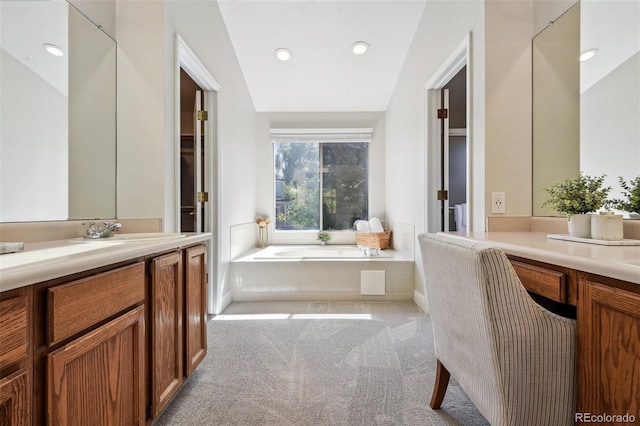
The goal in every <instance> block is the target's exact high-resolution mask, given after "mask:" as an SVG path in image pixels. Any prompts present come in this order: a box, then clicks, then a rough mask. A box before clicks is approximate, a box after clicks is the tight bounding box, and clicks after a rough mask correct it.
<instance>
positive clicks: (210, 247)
mask: <svg viewBox="0 0 640 426" xmlns="http://www.w3.org/2000/svg"><path fill="white" fill-rule="evenodd" d="M175 42H176V44H175V51H176V61H175V69H174V70H175V99H176V102H175V148H174V149H175V151H174V153H175V154H174V159H175V174H174V176H175V180H174V185H175V188H176V196H175V213H174V221H175V229H178V230H181V232H189V231H187V229H189V228H190V227H192V228H193V229H195V231H196V232H211V233H212V234H213V237H212V239H211V241H208V242H207V311H208V313H209V314H218V313H220V312H221V310H222V285H221V282H222V272H221V268H220V264H219V263H220V261H219V258H220V256H219V253H220V245H221V238H220V233H219V232H218V230H219V229H220V215H219V214H218V210H219V209H220V204H219V202H218V194H219V193H220V177H219V174H220V169H219V167H218V159H219V158H220V143H219V141H220V126H219V121H220V120H219V102H220V99H219V92H220V85H219V84H218V82H217V81H216V80H215V79H214V78H213V76H212V75H211V73H210V72H209V71H208V70H207V69H206V68H205V66H204V65H203V64H202V62H200V60H199V59H198V58H197V57H196V56H195V54H194V53H193V51H192V50H191V49H190V48H189V46H187V45H186V43H185V42H184V41H183V40H182V38H181V37H180V36H179V35H178V34H176V39H175ZM183 74H184V76H183ZM187 77H188V78H187ZM183 83H184V85H185V86H186V87H187V88H186V89H185V96H184V100H183V96H182V86H183ZM198 90H200V94H197V91H198ZM187 93H188V96H187ZM183 102H184V105H185V106H184V107H183V106H182V105H183ZM183 109H184V110H185V112H186V114H185V115H184V117H185V118H184V125H183V114H182V110H183ZM194 111H195V117H194ZM198 111H203V112H202V115H200V117H198ZM204 111H206V113H204ZM198 121H200V123H199V124H198ZM183 128H184V129H185V130H184V131H183ZM188 129H189V130H191V131H189V130H188ZM183 136H185V138H183ZM183 139H184V141H183ZM183 147H184V148H185V149H184V150H183ZM183 151H184V156H183ZM188 151H192V152H191V153H189V152H188ZM183 161H184V162H185V173H182V163H183ZM189 163H190V164H189ZM183 175H184V176H185V178H184V181H185V182H184V185H185V189H184V191H185V192H187V193H188V194H190V195H187V196H186V197H185V199H184V200H183V198H182V192H183V182H182V181H183ZM191 176H193V177H191ZM183 207H188V208H185V212H184V216H185V218H184V219H183ZM183 222H184V224H185V227H184V228H183V225H182V224H183ZM183 229H184V231H183Z"/></svg>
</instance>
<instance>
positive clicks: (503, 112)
mask: <svg viewBox="0 0 640 426" xmlns="http://www.w3.org/2000/svg"><path fill="white" fill-rule="evenodd" d="M532 19H533V5H532V3H531V2H530V1H526V0H515V1H495V0H493V1H487V2H485V43H486V47H485V94H486V98H485V110H486V117H485V120H486V121H485V167H484V171H483V170H474V172H473V178H474V180H475V179H482V176H483V175H484V179H485V194H484V202H485V206H484V211H485V212H486V215H487V216H499V215H495V214H492V213H491V192H504V193H505V200H506V202H505V204H506V215H507V216H530V215H531V206H532V204H531V182H532V167H531V164H532V161H531V158H532V145H531V114H532V109H531V98H532V93H531V38H532V36H533V23H532ZM474 112H475V111H474ZM476 207H477V206H476ZM474 210H475V208H474ZM477 225H478V223H477V222H476V226H475V227H474V229H476V230H478V229H479V228H478V227H477ZM483 225H484V223H483Z"/></svg>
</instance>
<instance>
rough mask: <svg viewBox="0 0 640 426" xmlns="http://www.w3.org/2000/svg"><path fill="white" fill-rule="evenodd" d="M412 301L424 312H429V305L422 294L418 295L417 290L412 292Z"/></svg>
mask: <svg viewBox="0 0 640 426" xmlns="http://www.w3.org/2000/svg"><path fill="white" fill-rule="evenodd" d="M413 301H414V302H415V304H416V305H418V306H419V307H420V309H422V310H423V311H424V312H429V305H428V304H427V298H426V297H424V294H422V293H420V292H419V291H418V290H414V291H413Z"/></svg>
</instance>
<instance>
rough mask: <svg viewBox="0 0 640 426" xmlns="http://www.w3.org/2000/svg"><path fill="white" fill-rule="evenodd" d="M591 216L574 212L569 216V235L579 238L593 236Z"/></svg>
mask: <svg viewBox="0 0 640 426" xmlns="http://www.w3.org/2000/svg"><path fill="white" fill-rule="evenodd" d="M591 216H593V215H592V214H590V213H587V214H572V215H569V216H568V217H567V220H568V225H569V235H570V236H572V237H577V238H591Z"/></svg>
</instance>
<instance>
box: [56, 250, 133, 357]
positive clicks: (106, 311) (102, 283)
mask: <svg viewBox="0 0 640 426" xmlns="http://www.w3.org/2000/svg"><path fill="white" fill-rule="evenodd" d="M144 279H145V278H144V262H140V263H136V264H134V265H130V266H125V267H123V268H118V269H114V270H112V271H108V272H104V273H102V274H99V275H94V276H92V277H88V278H84V279H81V280H78V281H72V282H70V283H67V284H63V285H59V286H56V287H51V288H49V289H48V290H47V315H48V319H47V327H48V330H47V342H48V344H49V345H53V344H56V343H59V342H61V341H62V340H64V339H66V338H69V337H71V336H73V335H74V334H76V333H79V332H81V331H82V330H85V329H87V328H89V327H91V326H93V325H95V324H97V323H99V322H100V321H103V320H105V319H107V318H109V317H111V316H112V315H115V314H117V313H118V312H121V311H122V310H124V309H126V308H128V307H130V306H133V305H135V304H136V303H138V302H141V301H142V300H144Z"/></svg>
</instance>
